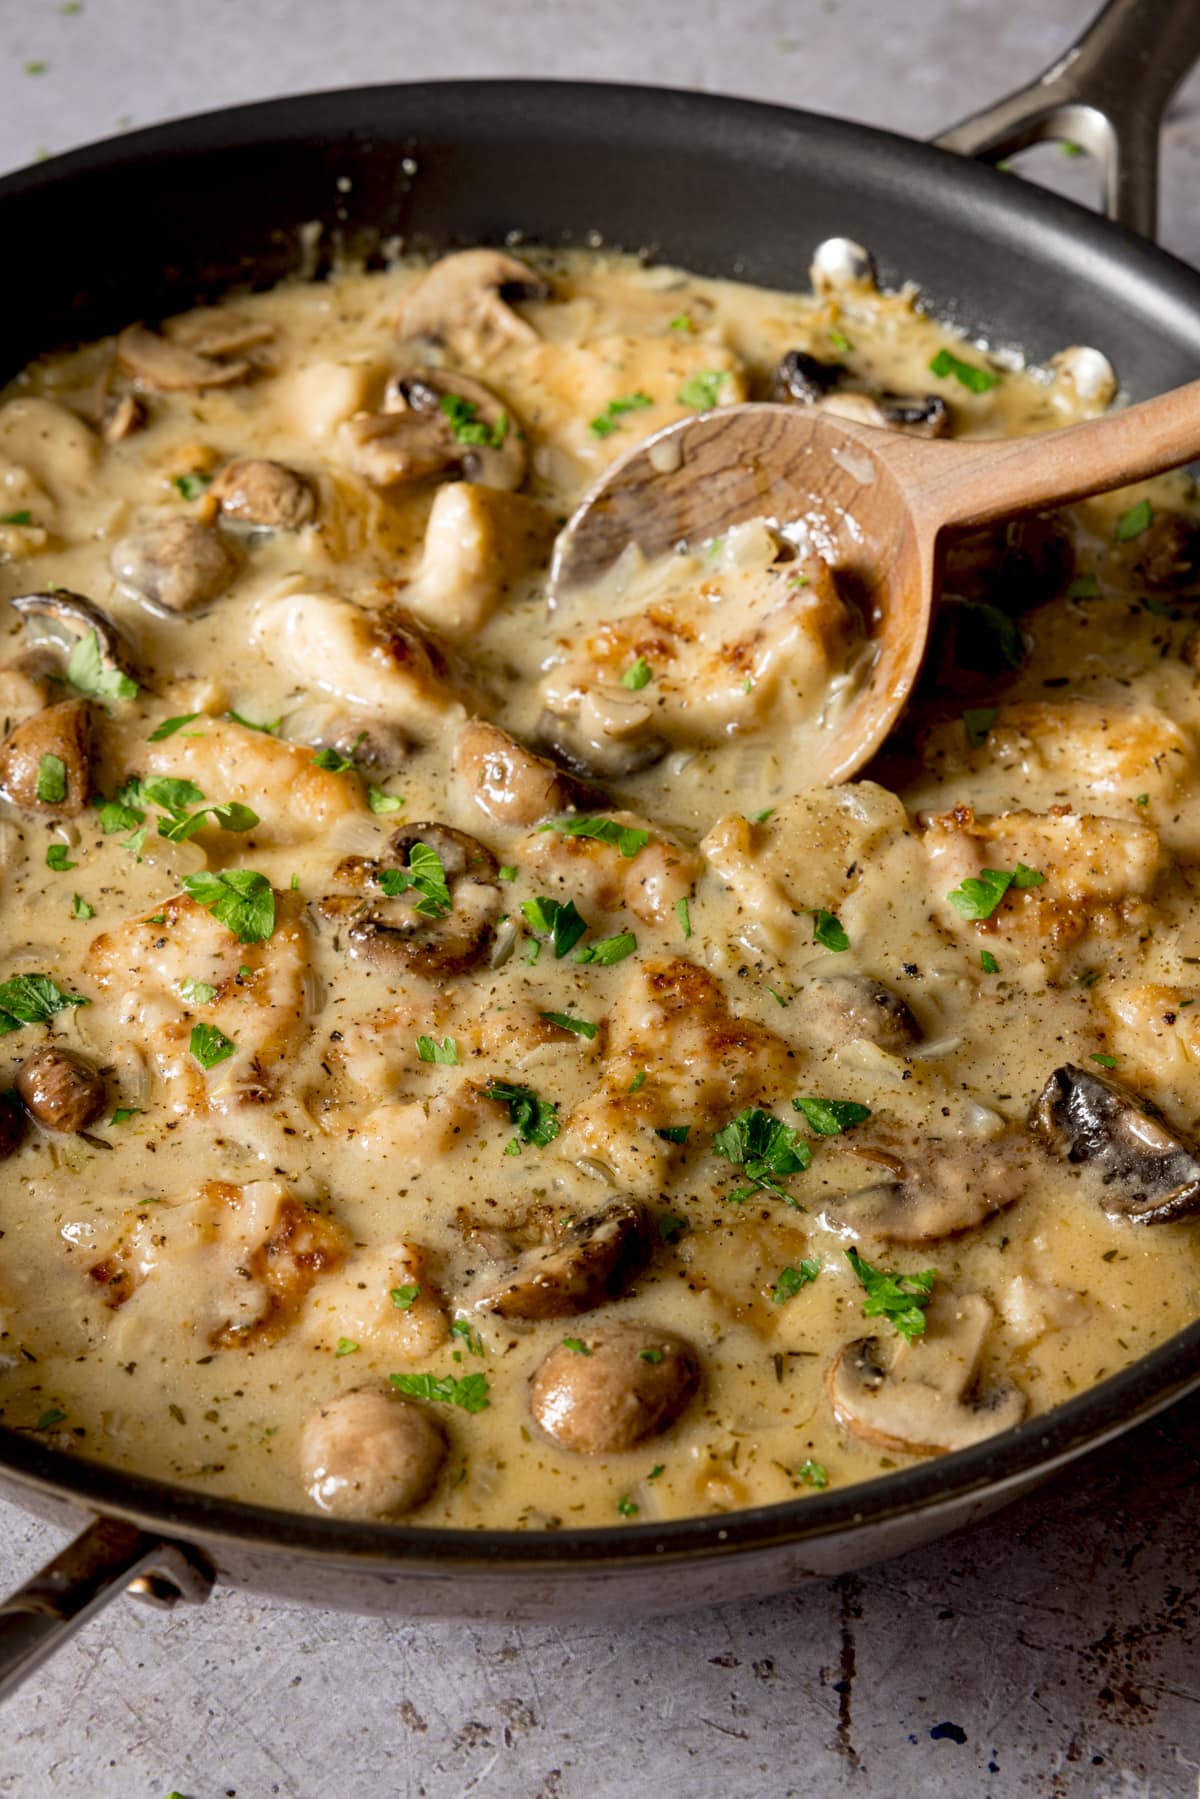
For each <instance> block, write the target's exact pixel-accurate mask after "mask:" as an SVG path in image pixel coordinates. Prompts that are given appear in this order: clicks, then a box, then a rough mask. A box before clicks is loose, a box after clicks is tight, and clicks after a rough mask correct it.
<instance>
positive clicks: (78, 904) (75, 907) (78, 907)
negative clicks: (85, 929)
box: [71, 893, 96, 919]
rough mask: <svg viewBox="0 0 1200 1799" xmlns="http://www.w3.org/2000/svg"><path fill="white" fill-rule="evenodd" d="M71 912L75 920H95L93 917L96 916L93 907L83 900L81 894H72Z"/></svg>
mask: <svg viewBox="0 0 1200 1799" xmlns="http://www.w3.org/2000/svg"><path fill="white" fill-rule="evenodd" d="M71 912H72V915H73V916H74V917H75V918H84V919H87V918H95V916H96V908H95V906H91V905H89V904H88V902H87V900H85V899H84V897H83V895H82V893H75V894H72V896H71Z"/></svg>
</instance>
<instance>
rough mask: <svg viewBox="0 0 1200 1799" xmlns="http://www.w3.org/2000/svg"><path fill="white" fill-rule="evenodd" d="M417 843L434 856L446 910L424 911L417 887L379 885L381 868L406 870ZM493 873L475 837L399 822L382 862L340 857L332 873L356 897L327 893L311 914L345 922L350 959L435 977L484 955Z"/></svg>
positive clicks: (494, 896) (491, 922) (493, 904)
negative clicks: (392, 890) (395, 890)
mask: <svg viewBox="0 0 1200 1799" xmlns="http://www.w3.org/2000/svg"><path fill="white" fill-rule="evenodd" d="M418 844H424V845H426V846H427V847H428V848H429V849H431V850H433V851H434V852H435V853H436V855H437V857H438V859H439V861H440V863H441V867H442V872H443V874H444V875H445V879H446V886H447V888H448V890H449V894H450V911H449V912H448V913H447V912H443V911H440V910H439V911H437V912H434V911H432V910H431V908H430V906H429V904H428V902H427V901H426V900H424V899H423V897H422V894H421V893H420V891H419V890H416V889H413V888H409V889H408V890H406V891H402V892H401V893H399V894H397V895H390V896H389V895H388V894H387V892H386V885H387V880H386V877H387V875H388V874H389V873H396V872H400V871H405V872H407V871H408V870H410V869H411V866H412V864H411V857H412V852H413V850H414V849H415V847H416V846H417V845H418ZM498 872H499V870H498V865H497V862H496V858H495V857H494V856H493V855H492V852H491V851H490V850H489V849H488V848H487V847H486V845H484V844H482V843H480V842H479V839H478V838H477V837H471V836H468V834H467V833H466V832H465V831H456V830H454V829H453V828H452V827H451V826H450V825H443V824H414V825H407V826H406V827H405V828H404V829H403V830H402V831H397V832H396V834H395V835H394V836H393V837H392V839H391V841H390V843H389V845H388V859H387V861H386V862H373V861H369V860H367V859H365V858H363V857H361V856H349V857H347V858H346V859H345V860H344V861H343V862H342V863H341V864H340V865H339V867H338V869H337V871H336V876H335V878H337V879H338V880H341V881H344V882H346V883H347V884H350V885H353V886H354V887H356V888H357V889H358V896H357V897H356V896H353V895H348V894H340V893H334V894H327V895H326V897H325V898H324V899H322V900H320V901H318V903H317V913H318V916H320V917H321V918H324V919H326V920H328V921H330V922H333V923H339V924H340V923H344V924H345V926H346V933H345V934H346V943H347V946H348V949H349V953H350V955H351V956H352V957H354V958H355V959H356V960H357V961H360V962H365V963H366V964H367V965H368V966H369V967H372V968H378V969H381V970H384V971H387V972H390V973H393V974H418V975H423V976H424V977H425V978H426V979H427V980H442V979H445V978H446V977H448V976H450V975H457V974H462V973H463V972H464V971H465V970H466V969H468V968H473V967H474V966H475V965H476V963H478V962H480V961H482V959H483V957H484V956H485V955H486V954H487V951H488V948H489V946H490V944H491V941H492V932H493V929H494V927H495V923H496V919H497V918H498V916H499V914H500V908H501V905H502V904H503V900H502V897H501V893H500V887H499V884H498V881H497V876H498ZM422 905H424V907H425V909H424V910H422V909H421V908H422Z"/></svg>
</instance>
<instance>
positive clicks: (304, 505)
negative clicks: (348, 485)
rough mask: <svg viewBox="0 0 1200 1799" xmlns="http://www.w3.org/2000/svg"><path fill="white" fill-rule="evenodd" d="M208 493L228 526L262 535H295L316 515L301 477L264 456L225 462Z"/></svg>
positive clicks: (243, 457) (309, 491) (310, 494)
mask: <svg viewBox="0 0 1200 1799" xmlns="http://www.w3.org/2000/svg"><path fill="white" fill-rule="evenodd" d="M208 491H209V494H210V496H211V497H212V498H213V499H214V500H216V502H217V504H218V505H219V506H220V508H221V511H222V513H223V514H224V516H225V517H226V518H227V519H229V520H230V521H231V523H233V524H235V525H250V526H252V527H254V528H256V529H258V530H261V531H298V530H299V529H300V527H301V525H307V524H308V522H309V520H310V519H311V518H312V516H313V513H314V511H315V502H314V500H313V491H312V488H311V487H310V486H309V485H308V482H307V481H306V480H305V479H304V477H303V476H302V475H298V474H297V473H296V471H295V470H294V469H290V468H285V467H284V465H283V463H281V462H271V461H269V460H268V459H267V458H266V457H264V456H242V457H239V458H238V460H237V461H236V462H227V463H226V465H225V467H224V468H223V469H222V470H221V472H220V474H219V475H218V476H217V478H216V480H215V481H214V482H213V484H212V486H211V487H210V488H209V490H208Z"/></svg>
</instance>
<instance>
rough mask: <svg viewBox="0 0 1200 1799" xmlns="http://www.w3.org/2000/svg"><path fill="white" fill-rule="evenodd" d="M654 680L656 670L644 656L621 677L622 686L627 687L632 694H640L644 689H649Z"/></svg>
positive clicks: (632, 664)
mask: <svg viewBox="0 0 1200 1799" xmlns="http://www.w3.org/2000/svg"><path fill="white" fill-rule="evenodd" d="M653 679H654V670H653V669H652V668H651V666H650V664H649V663H648V662H647V661H646V658H645V657H644V656H639V657H638V659H637V661H636V662H633V663H631V664H630V666H629V667H628V668H627V669H626V670H625V673H624V674H623V675H622V676H621V686H622V687H627V688H628V689H629V691H630V693H638V692H640V690H641V689H642V688H643V687H649V685H650V683H651V681H653Z"/></svg>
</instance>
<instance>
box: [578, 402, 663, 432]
mask: <svg viewBox="0 0 1200 1799" xmlns="http://www.w3.org/2000/svg"><path fill="white" fill-rule="evenodd" d="M653 404H654V401H653V400H652V399H651V398H650V395H649V394H644V393H635V394H620V395H618V397H617V398H616V399H615V400H610V401H609V402H608V405H607V406H606V407H605V408H604V411H603V412H601V413H599V414H598V415H597V416H596V417H595V418H594V419H593V420H592V422H591V424H590V425H589V426H588V430H589V431H590V432H591V433H592V435H593V436H594V437H611V436H612V434H613V432H614V431H615V430H616V429H617V428H618V426H619V425H620V423H621V420H622V419H623V418H624V417H625V416H626V414H627V413H630V412H644V411H645V409H646V407H647V406H653Z"/></svg>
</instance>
